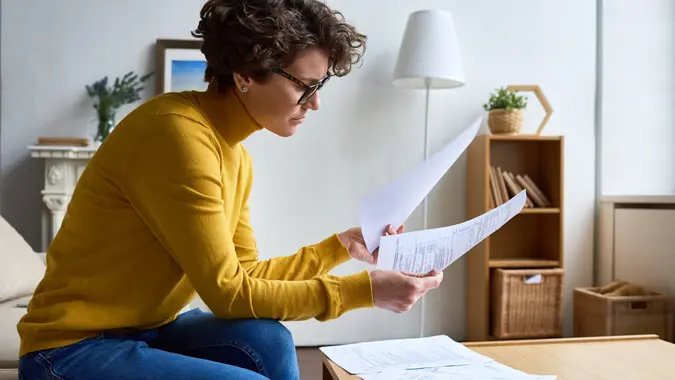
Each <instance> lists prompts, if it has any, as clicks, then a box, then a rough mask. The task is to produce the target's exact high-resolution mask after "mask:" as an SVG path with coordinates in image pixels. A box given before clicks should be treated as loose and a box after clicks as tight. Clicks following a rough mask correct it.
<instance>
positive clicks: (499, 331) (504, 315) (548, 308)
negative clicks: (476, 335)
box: [491, 268, 564, 339]
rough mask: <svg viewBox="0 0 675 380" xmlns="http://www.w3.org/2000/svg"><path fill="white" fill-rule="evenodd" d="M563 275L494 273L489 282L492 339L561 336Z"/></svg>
mask: <svg viewBox="0 0 675 380" xmlns="http://www.w3.org/2000/svg"><path fill="white" fill-rule="evenodd" d="M563 277H564V271H563V269H560V268H553V269H496V270H495V276H494V281H493V282H492V292H493V297H492V299H493V305H492V308H491V309H492V335H493V336H494V337H495V338H499V339H505V338H507V339H508V338H556V337H560V336H562V291H563Z"/></svg>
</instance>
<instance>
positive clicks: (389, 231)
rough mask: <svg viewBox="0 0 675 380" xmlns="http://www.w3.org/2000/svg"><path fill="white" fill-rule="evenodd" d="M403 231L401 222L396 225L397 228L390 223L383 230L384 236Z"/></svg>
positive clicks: (403, 226) (403, 227)
mask: <svg viewBox="0 0 675 380" xmlns="http://www.w3.org/2000/svg"><path fill="white" fill-rule="evenodd" d="M403 231H405V225H404V224H401V225H400V226H398V229H394V226H392V225H391V224H389V225H387V228H386V229H385V230H384V236H389V235H397V234H402V233H403Z"/></svg>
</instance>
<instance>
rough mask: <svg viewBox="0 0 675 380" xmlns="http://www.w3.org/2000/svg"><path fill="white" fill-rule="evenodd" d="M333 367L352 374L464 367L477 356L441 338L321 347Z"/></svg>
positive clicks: (453, 342)
mask: <svg viewBox="0 0 675 380" xmlns="http://www.w3.org/2000/svg"><path fill="white" fill-rule="evenodd" d="M320 349H321V351H322V352H323V353H324V354H325V355H326V356H327V357H328V358H329V359H330V360H332V361H333V362H335V364H337V365H339V366H340V367H342V368H343V369H344V370H345V371H347V372H350V373H352V374H367V373H378V372H381V371H383V370H385V369H390V368H394V369H395V368H399V369H408V368H425V367H438V366H451V365H466V364H469V363H472V362H474V361H475V360H478V359H479V358H480V357H481V355H480V354H478V353H476V352H474V351H472V350H470V349H468V348H467V347H465V346H464V345H462V344H460V343H457V342H455V341H454V340H452V339H450V337H448V336H445V335H437V336H432V337H428V338H415V339H393V340H384V341H377V342H365V343H355V344H346V345H341V346H332V347H321V348H320Z"/></svg>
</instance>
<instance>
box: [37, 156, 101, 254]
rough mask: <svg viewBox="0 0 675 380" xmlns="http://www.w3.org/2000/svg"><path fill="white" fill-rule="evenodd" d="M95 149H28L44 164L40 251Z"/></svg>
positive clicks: (53, 232)
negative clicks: (43, 206) (43, 205)
mask: <svg viewBox="0 0 675 380" xmlns="http://www.w3.org/2000/svg"><path fill="white" fill-rule="evenodd" d="M96 149H97V147H96V146H87V147H81V146H56V145H55V146H48V145H32V146H29V147H28V150H29V151H30V156H31V157H33V158H39V159H43V160H45V170H44V184H43V189H42V191H41V194H42V202H43V203H44V204H45V206H46V207H45V208H44V210H43V213H42V250H43V251H45V250H46V249H47V247H48V246H49V244H50V243H51V240H52V239H53V238H54V236H55V235H56V232H57V231H58V230H59V228H60V227H61V222H62V221H63V217H64V215H65V213H66V208H67V207H68V203H69V202H70V198H71V196H72V194H73V190H74V189H75V185H76V184H77V181H78V180H79V179H80V176H81V175H82V172H83V171H84V168H85V167H86V166H87V163H88V162H89V160H90V159H91V158H92V157H93V156H94V153H95V152H96Z"/></svg>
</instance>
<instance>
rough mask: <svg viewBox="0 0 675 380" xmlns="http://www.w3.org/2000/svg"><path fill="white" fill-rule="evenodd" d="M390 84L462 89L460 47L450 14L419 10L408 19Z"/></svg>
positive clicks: (463, 80) (439, 11) (462, 70)
mask: <svg viewBox="0 0 675 380" xmlns="http://www.w3.org/2000/svg"><path fill="white" fill-rule="evenodd" d="M393 83H394V85H395V86H401V87H410V88H427V87H428V88H450V87H458V86H462V85H464V83H465V78H464V69H463V68H462V62H461V59H460V51H459V43H458V41H457V35H456V33H455V24H454V22H453V20H452V15H451V14H450V13H449V12H446V11H441V10H422V11H417V12H414V13H412V14H411V15H410V16H409V17H408V23H407V25H406V28H405V34H404V36H403V41H402V43H401V49H400V50H399V54H398V60H397V62H396V68H395V70H394V81H393Z"/></svg>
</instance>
